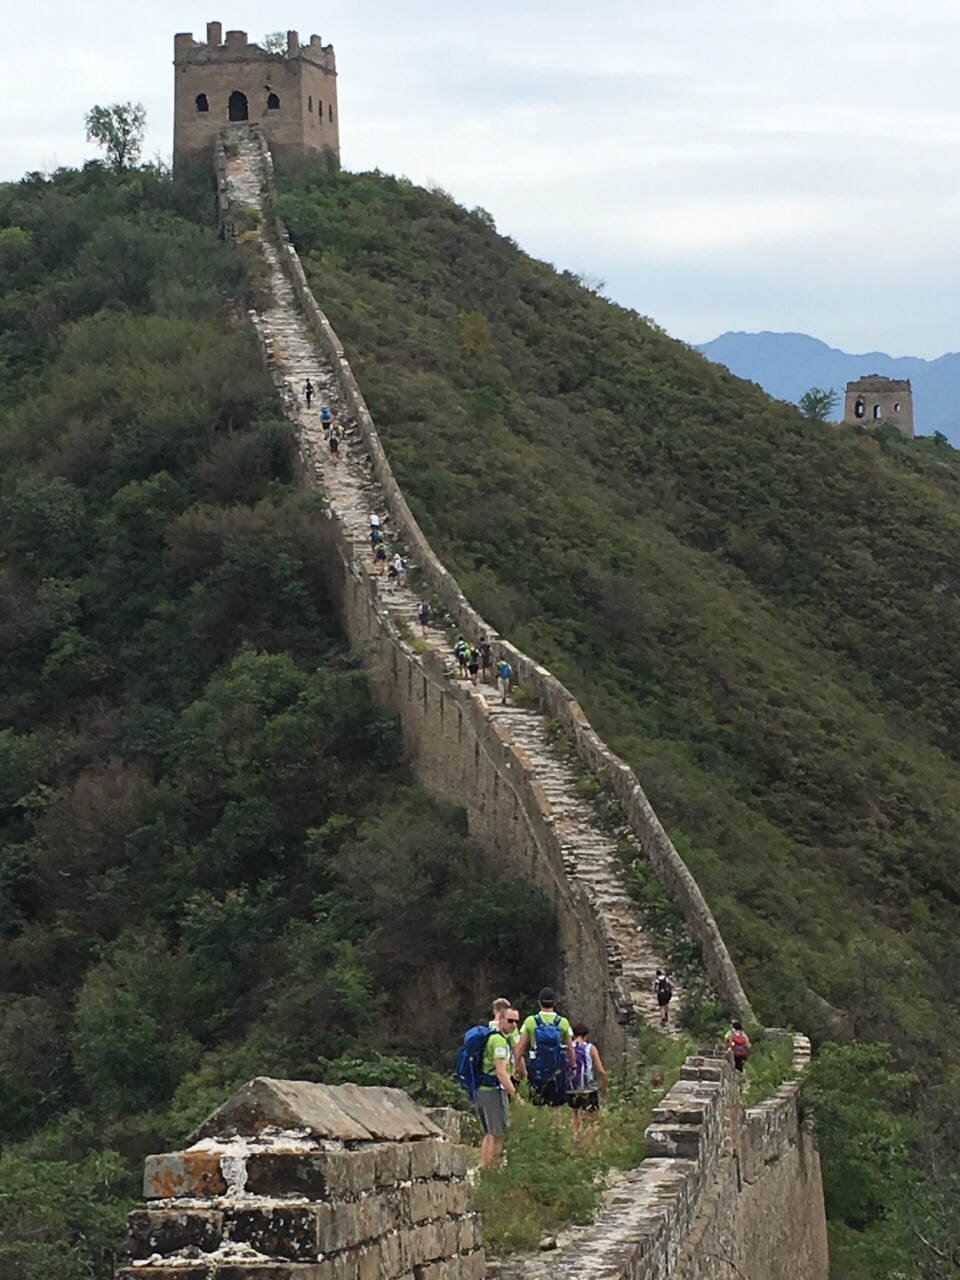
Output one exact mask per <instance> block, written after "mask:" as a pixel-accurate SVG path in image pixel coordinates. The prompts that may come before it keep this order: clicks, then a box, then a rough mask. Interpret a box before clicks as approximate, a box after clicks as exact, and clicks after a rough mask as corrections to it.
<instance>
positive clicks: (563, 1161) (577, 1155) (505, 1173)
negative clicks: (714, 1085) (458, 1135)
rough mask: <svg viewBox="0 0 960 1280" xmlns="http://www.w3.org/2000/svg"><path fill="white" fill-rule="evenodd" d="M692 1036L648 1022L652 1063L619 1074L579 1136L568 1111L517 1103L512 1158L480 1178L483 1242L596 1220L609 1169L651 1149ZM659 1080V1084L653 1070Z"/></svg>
mask: <svg viewBox="0 0 960 1280" xmlns="http://www.w3.org/2000/svg"><path fill="white" fill-rule="evenodd" d="M690 1049H691V1044H690V1042H689V1041H686V1040H682V1039H679V1038H676V1037H670V1036H664V1035H661V1034H660V1033H659V1032H656V1031H653V1030H651V1029H649V1028H644V1030H643V1031H642V1032H641V1033H640V1035H639V1038H638V1040H637V1043H636V1044H635V1045H634V1051H635V1052H637V1051H638V1052H639V1053H640V1056H641V1058H642V1060H643V1061H644V1062H645V1063H647V1064H650V1065H649V1066H647V1065H645V1066H643V1067H641V1068H640V1070H639V1071H638V1072H636V1073H635V1074H633V1073H628V1074H627V1075H625V1076H624V1077H623V1078H622V1079H617V1080H614V1081H613V1084H612V1088H611V1092H610V1094H609V1096H608V1097H607V1098H606V1099H605V1100H604V1101H603V1105H602V1106H601V1109H600V1113H599V1115H598V1116H595V1117H589V1116H588V1117H586V1118H585V1119H584V1123H583V1129H582V1134H581V1137H580V1139H579V1141H578V1140H576V1139H575V1138H574V1136H573V1131H572V1125H571V1121H570V1112H569V1111H566V1110H564V1111H560V1112H559V1113H553V1112H551V1111H550V1109H548V1108H540V1107H533V1106H524V1107H518V1106H514V1107H512V1108H511V1111H510V1130H509V1133H508V1135H507V1141H506V1147H505V1150H506V1158H505V1160H504V1161H503V1163H502V1164H501V1165H500V1166H499V1167H498V1168H495V1169H489V1170H484V1171H483V1172H482V1173H481V1175H480V1178H479V1181H478V1183H477V1203H478V1207H479V1209H480V1213H481V1215H482V1217H483V1233H484V1242H485V1243H486V1244H487V1246H488V1247H491V1248H493V1249H495V1250H497V1251H499V1252H509V1251H511V1250H517V1249H535V1248H536V1247H537V1244H538V1243H539V1241H540V1240H541V1238H542V1237H543V1236H544V1235H552V1234H554V1233H555V1232H557V1231H559V1230H561V1229H562V1228H564V1227H567V1226H570V1225H571V1224H572V1223H584V1222H589V1221H590V1219H591V1217H592V1216H593V1213H594V1211H595V1210H596V1208H597V1205H598V1202H599V1198H600V1192H601V1191H602V1189H603V1186H604V1183H605V1181H606V1177H605V1175H606V1174H607V1172H608V1170H610V1169H631V1168H634V1167H635V1166H636V1165H637V1164H639V1163H640V1161H641V1160H642V1159H643V1158H644V1156H645V1155H646V1141H645V1137H644V1134H645V1130H646V1128H647V1125H648V1124H649V1123H650V1120H651V1115H652V1111H653V1108H654V1106H656V1104H657V1102H658V1101H659V1099H660V1098H661V1097H662V1096H663V1094H664V1093H665V1092H666V1090H668V1089H669V1088H670V1087H671V1086H672V1085H673V1084H674V1082H675V1081H676V1079H677V1078H678V1076H679V1073H680V1066H681V1063H682V1062H683V1059H684V1057H685V1056H686V1054H687V1053H688V1052H689V1051H690ZM652 1076H656V1077H657V1079H658V1081H659V1083H658V1084H657V1085H653V1084H652V1082H651V1077H652Z"/></svg>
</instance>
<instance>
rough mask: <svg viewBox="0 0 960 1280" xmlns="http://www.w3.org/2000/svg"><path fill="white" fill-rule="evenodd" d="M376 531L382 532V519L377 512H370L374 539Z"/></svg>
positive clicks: (371, 532) (371, 530)
mask: <svg viewBox="0 0 960 1280" xmlns="http://www.w3.org/2000/svg"><path fill="white" fill-rule="evenodd" d="M374 530H376V531H377V533H379V532H380V517H379V516H378V515H377V513H376V512H375V511H371V512H370V536H371V537H373V532H374Z"/></svg>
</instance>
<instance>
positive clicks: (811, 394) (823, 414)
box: [797, 387, 840, 422]
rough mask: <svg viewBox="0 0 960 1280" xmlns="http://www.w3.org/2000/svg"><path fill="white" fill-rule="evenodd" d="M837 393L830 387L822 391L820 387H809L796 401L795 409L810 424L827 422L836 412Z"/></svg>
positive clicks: (838, 397)
mask: <svg viewBox="0 0 960 1280" xmlns="http://www.w3.org/2000/svg"><path fill="white" fill-rule="evenodd" d="M839 400H840V396H839V393H838V392H836V391H834V389H833V388H832V387H831V388H830V390H829V391H824V389H823V388H822V387H811V388H810V390H809V391H805V392H804V393H803V395H802V396H801V397H800V399H799V400H798V401H797V408H798V409H799V410H800V412H801V413H802V414H803V416H804V417H805V418H806V419H807V420H808V421H810V422H829V421H830V419H831V417H832V416H833V414H834V413H835V412H836V409H837V404H838V403H839Z"/></svg>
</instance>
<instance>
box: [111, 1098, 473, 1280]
mask: <svg viewBox="0 0 960 1280" xmlns="http://www.w3.org/2000/svg"><path fill="white" fill-rule="evenodd" d="M340 1104H343V1105H345V1106H348V1107H349V1108H350V1112H351V1113H352V1115H351V1117H347V1114H346V1112H343V1113H342V1116H343V1118H344V1119H346V1118H351V1122H352V1128H350V1133H349V1136H348V1137H345V1136H343V1135H344V1134H345V1132H346V1130H347V1128H348V1126H345V1125H344V1124H343V1123H342V1120H341V1117H340V1116H339V1115H338V1114H337V1112H338V1107H339V1105H340ZM354 1116H362V1117H363V1122H362V1124H361V1123H360V1122H358V1121H354V1120H352V1117H354ZM278 1120H280V1121H282V1122H285V1123H288V1124H289V1125H290V1126H292V1127H282V1126H281V1125H278V1124H277V1123H276V1122H277V1121H278ZM201 1132H202V1134H203V1135H204V1136H203V1137H201V1138H199V1139H198V1140H197V1141H196V1142H194V1143H193V1145H192V1146H190V1147H188V1148H187V1149H186V1150H184V1151H179V1152H172V1153H168V1154H165V1155H158V1156H151V1157H149V1158H148V1160H147V1162H146V1168H145V1173H144V1194H145V1196H146V1199H147V1202H148V1203H147V1207H146V1208H144V1209H140V1210H137V1211H136V1212H134V1213H132V1214H131V1215H130V1217H129V1220H128V1252H129V1255H130V1266H128V1267H125V1268H124V1269H122V1270H121V1271H120V1272H119V1277H118V1280H135V1278H137V1277H139V1278H140V1280H143V1277H151V1276H157V1277H161V1276H162V1277H164V1278H165V1280H214V1277H216V1280H224V1277H227V1278H228V1280H258V1278H259V1280H266V1278H267V1277H275V1278H276V1280H380V1278H381V1277H382V1278H383V1280H481V1277H482V1276H483V1275H484V1271H485V1262H484V1253H483V1249H482V1247H481V1239H480V1223H479V1220H478V1218H477V1216H476V1214H475V1213H474V1211H473V1202H472V1192H471V1188H470V1184H469V1182H468V1180H467V1176H466V1173H467V1165H466V1159H465V1155H464V1151H463V1148H462V1147H460V1146H458V1145H456V1144H454V1143H452V1142H450V1141H448V1140H447V1139H446V1138H445V1137H444V1136H442V1134H441V1132H440V1130H439V1129H438V1128H437V1126H436V1125H434V1124H433V1123H432V1122H431V1121H430V1120H429V1119H428V1118H427V1116H426V1115H425V1113H424V1112H422V1111H421V1110H420V1108H418V1107H416V1106H415V1105H414V1104H413V1103H412V1102H411V1101H410V1099H409V1098H408V1097H407V1095H406V1094H404V1093H402V1092H400V1091H399V1090H397V1089H375V1088H360V1087H359V1086H356V1085H340V1086H325V1085H318V1084H310V1083H305V1082H302V1081H289V1080H269V1079H266V1078H260V1079H257V1080H253V1081H250V1083H249V1084H247V1085H245V1086H244V1087H243V1088H242V1089H240V1090H239V1091H238V1092H237V1093H236V1094H234V1096H233V1097H232V1098H230V1099H228V1100H227V1102H226V1103H224V1105H223V1106H222V1107H220V1108H218V1110H217V1111H216V1112H214V1114H213V1115H212V1116H211V1117H210V1118H209V1119H208V1120H206V1121H205V1122H204V1124H203V1125H202V1126H201ZM388 1134H389V1135H390V1137H389V1138H388V1139H386V1140H385V1136H386V1135H388ZM335 1135H336V1136H335Z"/></svg>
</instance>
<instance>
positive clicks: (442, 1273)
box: [413, 1262, 449, 1280]
mask: <svg viewBox="0 0 960 1280" xmlns="http://www.w3.org/2000/svg"><path fill="white" fill-rule="evenodd" d="M413 1274H414V1276H415V1277H416V1280H448V1277H449V1272H448V1270H447V1265H446V1263H445V1262H425V1263H424V1264H423V1265H422V1266H419V1267H414V1268H413Z"/></svg>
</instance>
